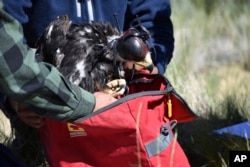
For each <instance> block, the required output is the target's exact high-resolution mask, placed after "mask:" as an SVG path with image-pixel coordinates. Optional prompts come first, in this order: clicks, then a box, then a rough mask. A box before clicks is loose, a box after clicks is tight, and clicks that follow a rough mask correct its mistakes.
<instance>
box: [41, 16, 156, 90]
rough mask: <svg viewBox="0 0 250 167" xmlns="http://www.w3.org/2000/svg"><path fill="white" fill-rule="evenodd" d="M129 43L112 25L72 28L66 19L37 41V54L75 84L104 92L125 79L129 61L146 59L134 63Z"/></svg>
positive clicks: (46, 31) (74, 26)
mask: <svg viewBox="0 0 250 167" xmlns="http://www.w3.org/2000/svg"><path fill="white" fill-rule="evenodd" d="M134 37H135V36H134ZM127 39H129V38H127V37H125V34H124V33H122V34H121V33H120V32H119V31H118V30H117V29H116V28H114V27H113V26H111V24H109V23H100V22H91V23H81V24H72V22H71V21H70V19H69V17H68V16H67V15H64V16H59V17H58V18H57V19H56V20H54V21H52V22H51V23H50V24H49V25H48V27H47V28H46V30H45V32H44V33H43V35H42V36H41V38H40V39H39V40H38V43H37V54H38V55H39V56H41V57H42V58H43V60H44V61H45V62H48V63H51V64H53V65H55V66H56V67H57V68H58V69H59V71H60V72H61V73H62V74H63V75H64V76H65V77H66V78H68V79H69V80H70V81H71V82H73V83H74V84H76V85H79V86H81V87H83V88H84V89H86V90H88V91H90V92H95V91H102V90H104V89H106V88H107V83H108V82H110V81H111V80H115V79H121V78H124V64H126V61H127V60H128V61H131V62H137V63H139V62H143V61H144V60H145V59H146V58H145V57H147V56H144V55H143V56H144V57H143V56H141V55H140V56H139V58H138V57H136V58H135V59H133V58H132V57H133V54H134V53H133V52H129V50H128V48H127V47H128V46H127V43H126V42H128V40H127ZM136 40H137V39H136ZM140 42H141V41H140ZM133 49H134V48H131V50H133ZM139 52H140V51H139V50H137V52H136V53H139ZM126 54H127V55H129V56H126ZM140 54H141V53H140ZM134 55H135V54H134ZM151 64H152V61H151ZM142 66H143V65H142ZM145 67H146V66H145Z"/></svg>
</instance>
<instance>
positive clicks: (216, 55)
mask: <svg viewBox="0 0 250 167" xmlns="http://www.w3.org/2000/svg"><path fill="white" fill-rule="evenodd" d="M171 3H172V21H173V24H174V34H175V51H174V57H173V59H172V61H171V62H170V64H169V66H168V69H167V72H166V74H165V75H166V76H167V77H168V78H169V80H170V81H171V83H172V84H173V86H174V87H175V89H176V90H177V92H179V93H180V94H181V95H182V96H183V97H184V98H185V99H186V101H187V102H188V103H189V105H190V106H191V107H192V109H193V110H194V111H195V113H196V114H197V115H199V116H200V118H199V119H198V120H196V121H193V122H189V123H186V124H182V125H179V128H178V129H177V132H178V140H179V141H180V143H181V144H182V146H183V148H184V150H185V151H186V153H187V155H188V157H189V159H190V163H191V164H192V167H193V166H218V167H220V166H228V158H229V156H228V154H229V151H230V150H250V145H249V140H248V139H247V137H246V138H239V137H236V136H232V135H216V134H214V133H213V130H215V129H219V128H222V127H225V126H229V125H233V124H236V123H240V122H242V121H245V120H249V118H250V114H249V109H250V100H249V99H250V98H249V97H250V84H249V82H250V45H249V40H250V22H249V18H250V10H249V9H250V1H249V0H172V1H171ZM249 130H250V128H249Z"/></svg>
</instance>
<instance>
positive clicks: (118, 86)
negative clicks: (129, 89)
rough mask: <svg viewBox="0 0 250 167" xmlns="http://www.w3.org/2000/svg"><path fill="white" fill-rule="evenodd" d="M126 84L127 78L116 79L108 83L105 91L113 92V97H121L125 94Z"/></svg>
mask: <svg viewBox="0 0 250 167" xmlns="http://www.w3.org/2000/svg"><path fill="white" fill-rule="evenodd" d="M126 86H127V84H126V80H125V79H115V80H112V81H110V82H108V83H107V88H106V90H105V92H106V93H108V94H111V95H112V96H113V97H119V96H122V95H124V93H125V91H126Z"/></svg>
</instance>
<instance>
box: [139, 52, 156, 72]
mask: <svg viewBox="0 0 250 167" xmlns="http://www.w3.org/2000/svg"><path fill="white" fill-rule="evenodd" d="M135 64H138V65H140V66H142V67H144V69H147V70H149V71H150V73H151V72H152V71H153V69H154V64H153V61H152V59H151V55H150V53H149V52H148V53H147V55H146V56H145V59H144V60H143V61H137V62H135Z"/></svg>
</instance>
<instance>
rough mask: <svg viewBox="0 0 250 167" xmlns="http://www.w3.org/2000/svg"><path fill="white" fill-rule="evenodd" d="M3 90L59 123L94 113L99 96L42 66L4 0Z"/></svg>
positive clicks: (0, 36) (0, 38)
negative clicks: (24, 40)
mask: <svg viewBox="0 0 250 167" xmlns="http://www.w3.org/2000/svg"><path fill="white" fill-rule="evenodd" d="M0 91H1V92H4V93H6V94H7V95H8V96H9V97H11V99H14V100H16V101H18V102H24V103H26V104H29V105H31V106H34V107H36V108H40V109H42V110H41V111H38V110H37V112H38V113H39V114H40V115H42V116H47V117H50V118H53V119H56V120H67V121H73V120H75V119H77V118H79V117H83V116H85V115H87V114H88V113H90V112H92V111H93V110H94V107H95V97H94V96H93V95H92V94H91V93H89V92H87V91H84V90H83V89H81V88H79V87H77V86H75V85H73V84H71V83H70V82H69V81H68V80H66V79H64V77H63V76H62V75H61V74H60V73H59V72H58V70H57V69H56V68H55V67H53V66H51V65H49V64H45V63H38V62H36V60H35V56H34V53H33V52H32V51H30V50H29V49H28V48H27V46H25V45H24V44H23V34H22V28H21V26H20V24H19V23H18V22H17V21H16V20H15V19H14V18H13V17H11V16H10V15H8V14H7V13H6V12H5V11H4V10H3V4H2V1H0Z"/></svg>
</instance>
